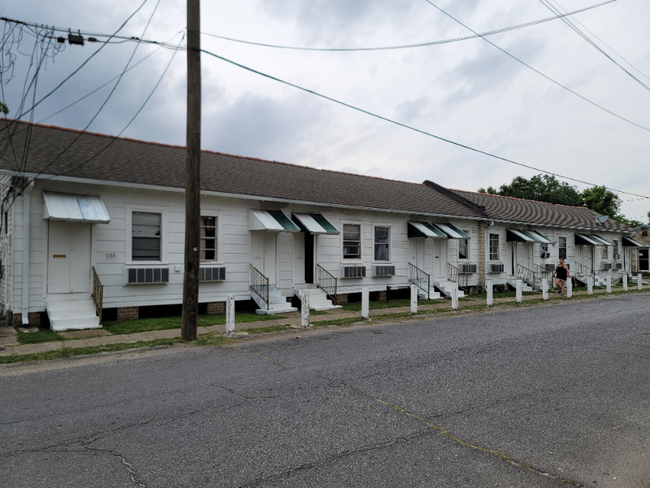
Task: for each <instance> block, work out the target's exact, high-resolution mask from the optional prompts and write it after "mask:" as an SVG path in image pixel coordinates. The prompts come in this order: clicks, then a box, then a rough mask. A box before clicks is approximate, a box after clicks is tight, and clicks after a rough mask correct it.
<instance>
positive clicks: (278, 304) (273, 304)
mask: <svg viewBox="0 0 650 488" xmlns="http://www.w3.org/2000/svg"><path fill="white" fill-rule="evenodd" d="M251 298H252V299H253V300H254V301H255V303H257V306H258V307H260V308H258V309H257V310H255V313H257V314H258V315H275V314H276V313H289V312H297V311H298V309H297V308H295V307H292V306H291V304H289V303H287V298H286V297H284V296H282V292H281V291H280V290H278V288H277V287H276V286H275V285H271V287H270V288H269V308H268V309H267V308H266V303H264V301H263V300H262V299H261V298H260V297H259V296H257V294H256V293H251Z"/></svg>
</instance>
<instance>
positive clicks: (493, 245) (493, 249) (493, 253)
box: [490, 234, 499, 261]
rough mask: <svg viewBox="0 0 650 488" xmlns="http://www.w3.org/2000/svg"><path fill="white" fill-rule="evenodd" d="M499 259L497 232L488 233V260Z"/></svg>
mask: <svg viewBox="0 0 650 488" xmlns="http://www.w3.org/2000/svg"><path fill="white" fill-rule="evenodd" d="M498 260H499V234H490V261H498Z"/></svg>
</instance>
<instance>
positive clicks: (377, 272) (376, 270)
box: [372, 265, 395, 278]
mask: <svg viewBox="0 0 650 488" xmlns="http://www.w3.org/2000/svg"><path fill="white" fill-rule="evenodd" d="M372 276H373V277H374V278H385V277H387V276H395V266H386V265H381V266H373V267H372Z"/></svg>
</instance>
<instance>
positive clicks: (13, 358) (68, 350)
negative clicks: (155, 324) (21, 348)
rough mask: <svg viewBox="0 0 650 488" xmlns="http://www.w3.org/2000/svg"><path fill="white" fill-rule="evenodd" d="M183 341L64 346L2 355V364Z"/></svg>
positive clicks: (157, 340)
mask: <svg viewBox="0 0 650 488" xmlns="http://www.w3.org/2000/svg"><path fill="white" fill-rule="evenodd" d="M179 342H183V339H181V338H180V337H174V338H171V339H154V340H152V341H138V342H129V343H126V344H106V345H103V346H89V347H76V348H72V347H62V348H61V349H57V350H56V351H46V352H36V353H32V354H11V355H9V356H0V364H10V363H31V362H35V361H50V360H52V359H65V358H71V357H74V356H84V355H87V354H99V353H101V352H114V351H125V350H127V349H137V348H140V347H155V346H171V345H173V344H177V343H179Z"/></svg>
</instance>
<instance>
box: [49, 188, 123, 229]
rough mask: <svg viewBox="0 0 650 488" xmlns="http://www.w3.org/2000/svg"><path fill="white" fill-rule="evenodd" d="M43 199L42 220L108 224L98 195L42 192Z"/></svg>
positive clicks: (104, 209)
mask: <svg viewBox="0 0 650 488" xmlns="http://www.w3.org/2000/svg"><path fill="white" fill-rule="evenodd" d="M43 199H44V200H45V208H44V209H43V218H44V219H50V220H64V221H68V222H88V223H100V224H108V223H109V222H110V221H111V217H110V215H108V210H106V207H105V206H104V202H103V201H102V199H101V197H99V195H76V194H73V193H57V192H53V191H43Z"/></svg>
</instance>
